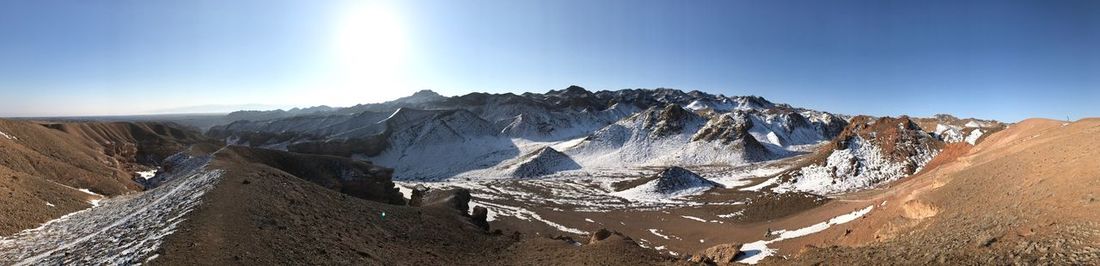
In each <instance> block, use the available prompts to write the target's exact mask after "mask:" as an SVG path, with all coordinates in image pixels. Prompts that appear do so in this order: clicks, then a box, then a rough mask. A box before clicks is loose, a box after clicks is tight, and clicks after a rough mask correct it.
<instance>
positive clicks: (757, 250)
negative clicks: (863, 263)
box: [737, 205, 875, 264]
mask: <svg viewBox="0 0 1100 266" xmlns="http://www.w3.org/2000/svg"><path fill="white" fill-rule="evenodd" d="M874 208H875V206H874V205H871V206H867V208H863V209H862V210H857V211H854V212H851V213H848V214H844V215H840V216H837V217H834V218H832V219H829V220H828V221H824V222H820V223H817V224H814V225H810V226H807V227H803V228H799V229H795V230H791V231H787V230H778V231H775V232H772V233H773V235H778V236H779V237H777V238H775V239H772V240H759V241H756V242H752V243H748V244H745V245H744V246H741V252H742V253H743V254H744V255H741V257H738V258H737V262H740V263H748V264H756V263H757V262H760V260H762V259H764V258H765V257H768V256H771V255H773V254H775V249H771V248H768V244H771V243H775V242H779V241H783V240H787V239H792V238H797V237H802V236H806V235H810V234H813V233H817V232H821V231H825V229H829V227H831V226H833V225H839V224H845V223H848V222H851V221H854V220H855V219H857V218H859V217H863V216H864V215H867V213H869V212H871V210H872V209H874Z"/></svg>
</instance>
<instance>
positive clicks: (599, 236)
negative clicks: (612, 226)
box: [588, 228, 611, 244]
mask: <svg viewBox="0 0 1100 266" xmlns="http://www.w3.org/2000/svg"><path fill="white" fill-rule="evenodd" d="M608 237H611V231H608V230H607V229H606V228H600V230H599V231H596V232H595V233H592V236H591V237H589V238H588V244H595V243H596V242H600V241H603V240H604V239H607V238H608Z"/></svg>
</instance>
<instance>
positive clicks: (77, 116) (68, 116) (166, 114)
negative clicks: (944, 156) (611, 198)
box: [0, 85, 1100, 123]
mask: <svg viewBox="0 0 1100 266" xmlns="http://www.w3.org/2000/svg"><path fill="white" fill-rule="evenodd" d="M572 86H575V85H572ZM579 87H581V88H584V89H585V90H588V91H591V92H598V91H616V90H627V89H645V90H656V89H675V90H680V91H684V92H690V91H692V90H683V89H676V88H663V87H662V88H623V89H614V90H608V89H599V90H593V89H588V88H585V87H584V86H579ZM565 88H568V87H562V88H559V89H550V90H547V91H541V92H532V91H525V92H519V93H516V92H484V91H474V92H469V93H463V95H453V96H447V95H441V96H443V97H448V98H450V97H460V96H465V95H470V93H478V92H481V93H493V95H505V93H514V95H522V93H526V92H532V93H547V92H549V91H551V90H562V89H565ZM425 90H428V91H432V92H436V91H434V90H430V89H425ZM700 91H702V90H700ZM417 92H418V91H417ZM702 92H705V93H711V95H715V96H717V95H723V93H712V92H708V91H702ZM414 93H415V92H414ZM436 93H439V92H436ZM411 95H412V93H409V95H407V96H411ZM407 96H401V97H407ZM725 96H726V97H739V96H753V97H761V98H763V99H766V100H768V101H771V102H773V103H783V104H790V106H792V107H794V108H805V109H811V110H816V111H823V112H829V113H835V114H843V115H853V117H855V115H870V117H901V115H908V117H911V118H933V117H935V115H938V114H948V115H953V117H956V118H959V119H980V120H997V121H1000V122H1005V123H1016V122H1020V121H1023V120H1027V119H1049V120H1057V121H1065V119H1066V118H1044V117H1031V118H1023V119H1020V120H1012V121H1010V120H999V119H992V118H982V117H969V115H959V114H955V113H928V114H912V113H898V114H872V113H842V112H834V111H829V110H820V109H814V108H806V107H800V106H796V104H791V103H788V102H783V101H777V100H773V99H771V98H769V97H767V96H759V95H725ZM401 97H398V98H394V99H388V100H384V101H378V102H364V103H356V104H352V106H342V107H335V106H328V104H319V106H308V107H300V106H289V107H282V108H277V107H274V106H272V108H271V109H249V108H244V109H233V108H232V107H256V106H267V104H262V103H248V104H238V106H233V104H219V106H218V107H219V108H228V109H223V110H222V111H196V112H149V113H119V114H61V115H0V118H9V119H95V118H127V117H173V115H224V114H229V113H232V112H238V111H261V112H263V111H279V110H282V111H290V110H294V109H308V108H319V107H328V108H334V109H341V108H350V107H354V106H357V104H375V103H383V102H386V101H392V100H396V99H399V98H401ZM197 108H202V107H180V108H175V109H180V110H182V109H197ZM1089 118H1100V117H1081V118H1070V121H1077V120H1081V119H1089Z"/></svg>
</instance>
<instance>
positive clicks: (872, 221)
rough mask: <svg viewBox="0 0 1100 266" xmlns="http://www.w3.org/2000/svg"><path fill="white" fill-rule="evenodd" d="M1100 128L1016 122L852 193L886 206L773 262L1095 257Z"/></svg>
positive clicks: (1081, 260) (1099, 249) (1099, 238)
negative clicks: (960, 151) (871, 191)
mask: <svg viewBox="0 0 1100 266" xmlns="http://www.w3.org/2000/svg"><path fill="white" fill-rule="evenodd" d="M1098 136H1100V119H1096V118H1093V119H1084V120H1080V121H1077V122H1074V123H1070V124H1063V122H1060V121H1053V120H1043V119H1031V120H1025V121H1022V122H1020V123H1019V124H1014V125H1012V126H1010V127H1008V128H1007V129H1005V130H1003V131H1000V132H998V133H996V134H994V135H992V136H989V137H988V139H987V140H986V141H984V142H982V143H979V144H978V145H977V146H975V147H974V148H973V149H971V150H970V151H969V153H968V154H966V155H965V156H960V157H959V158H958V159H957V160H954V161H952V162H948V163H944V164H942V165H941V166H940V167H937V168H936V169H932V170H929V171H926V172H924V173H922V174H920V175H917V176H914V177H912V178H910V179H909V180H907V181H905V182H903V183H900V184H897V185H896V186H894V187H893V188H891V189H890V190H889V191H886V192H884V193H881V194H878V195H874V196H865V197H856V198H850V199H845V200H846V201H850V202H857V201H862V202H867V203H870V204H876V206H878V207H877V208H876V209H875V210H874V211H872V212H871V213H870V214H869V215H868V216H866V217H865V218H863V219H858V220H857V221H854V222H852V223H850V224H846V225H845V226H838V227H836V228H832V229H830V230H827V231H825V232H822V233H819V234H815V235H814V236H813V237H807V238H804V239H799V240H798V241H791V243H786V245H787V248H793V249H797V245H796V244H801V245H813V246H816V247H825V248H812V247H811V248H803V251H804V252H803V253H802V254H798V255H795V256H793V257H792V258H791V260H780V259H778V258H774V259H772V260H771V261H770V262H773V263H780V264H818V263H827V264H859V265H871V264H874V265H879V264H943V263H951V264H1019V263H1023V264H1095V263H1096V262H1097V261H1098V260H1100V212H1096V211H1092V210H1094V209H1096V208H1097V207H1100V200H1098V197H1100V137H1098ZM879 202H885V203H879ZM880 204H882V205H880ZM834 245H836V246H834Z"/></svg>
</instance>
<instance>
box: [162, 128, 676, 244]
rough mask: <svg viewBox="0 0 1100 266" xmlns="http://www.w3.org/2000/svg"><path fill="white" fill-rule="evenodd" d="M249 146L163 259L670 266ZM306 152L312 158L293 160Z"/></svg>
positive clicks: (171, 239)
mask: <svg viewBox="0 0 1100 266" xmlns="http://www.w3.org/2000/svg"><path fill="white" fill-rule="evenodd" d="M242 149H246V148H239V149H231V150H226V152H222V153H219V155H218V156H217V158H216V159H215V162H214V164H213V167H215V168H219V169H225V170H226V173H225V174H224V175H223V179H222V181H221V182H220V183H219V184H218V185H217V186H216V187H215V188H214V189H213V190H212V191H210V192H208V193H207V194H206V195H204V198H203V204H202V205H200V206H198V207H197V208H196V209H195V210H194V211H193V212H191V213H190V214H188V215H187V216H186V217H185V219H186V220H185V221H184V222H182V223H181V224H180V225H179V229H178V230H177V231H176V233H174V234H172V235H170V236H168V237H166V240H165V242H164V245H162V248H161V250H159V251H158V254H160V255H159V256H158V257H157V258H156V259H155V260H153V261H152V263H153V264H163V265H194V264H198V265H231V264H237V265H240V264H246V265H273V264H293V265H302V264H309V265H332V264H340V265H349V264H350V265H440V264H445V265H532V264H546V265H578V264H584V265H593V264H603V265H615V264H623V263H626V264H630V265H651V264H667V263H669V260H668V258H665V257H662V256H660V255H659V254H657V253H656V252H654V251H652V250H647V249H643V248H641V247H638V246H637V245H633V244H632V243H631V244H630V245H627V244H623V243H617V242H609V243H605V244H602V245H588V246H581V247H577V246H574V245H571V244H568V243H566V242H565V241H563V240H555V239H549V238H543V237H537V236H528V235H514V234H509V233H490V232H486V231H484V230H483V229H481V228H479V227H477V226H476V225H474V223H472V222H471V219H470V218H469V217H467V216H466V215H464V214H463V213H461V212H460V211H458V210H457V209H455V208H453V207H451V206H453V205H454V204H429V205H426V206H424V207H410V206H402V205H392V204H384V203H380V202H376V201H369V200H363V199H360V198H356V197H352V196H348V195H347V194H341V193H337V192H336V191H334V190H331V189H326V188H325V187H322V186H319V185H318V184H317V183H314V182H307V181H306V180H305V179H303V178H302V177H299V176H295V175H293V174H291V173H289V172H288V171H284V170H281V169H278V168H275V167H271V166H269V165H267V164H262V163H253V162H250V160H243V159H245V158H244V156H252V155H255V154H258V153H257V152H250V151H244V150H242ZM259 153H268V152H259ZM273 153H281V152H273ZM263 156H267V157H270V156H273V155H272V154H267V155H263ZM302 158H306V157H300V156H291V157H288V159H302ZM307 159H308V158H307ZM314 159H315V158H314ZM282 164H283V165H292V164H295V163H286V162H284V163H282ZM391 186H392V185H391Z"/></svg>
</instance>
